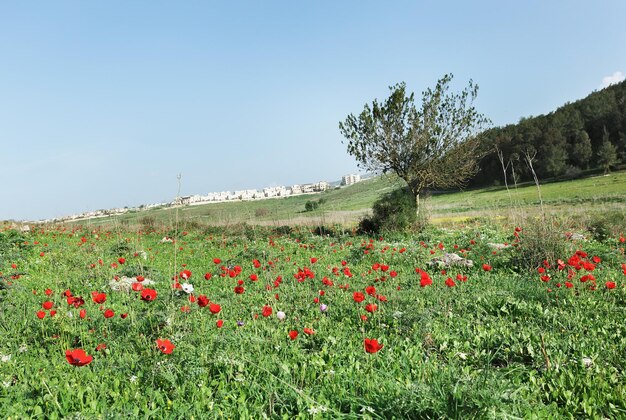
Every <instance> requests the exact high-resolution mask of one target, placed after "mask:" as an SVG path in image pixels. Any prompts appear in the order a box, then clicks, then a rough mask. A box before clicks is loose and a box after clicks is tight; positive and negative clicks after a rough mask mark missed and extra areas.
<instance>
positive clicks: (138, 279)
mask: <svg viewBox="0 0 626 420" xmlns="http://www.w3.org/2000/svg"><path fill="white" fill-rule="evenodd" d="M135 279H137V281H138V282H140V283H141V282H142V281H144V280H145V279H146V278H145V277H144V276H137V277H135Z"/></svg>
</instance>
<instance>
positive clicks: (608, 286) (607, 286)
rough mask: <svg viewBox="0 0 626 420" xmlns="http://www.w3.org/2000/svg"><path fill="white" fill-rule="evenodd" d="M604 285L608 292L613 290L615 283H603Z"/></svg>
mask: <svg viewBox="0 0 626 420" xmlns="http://www.w3.org/2000/svg"><path fill="white" fill-rule="evenodd" d="M605 285H606V288H607V289H609V290H611V289H615V282H614V281H607V282H606V283H605Z"/></svg>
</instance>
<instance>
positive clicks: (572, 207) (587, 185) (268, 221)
mask: <svg viewBox="0 0 626 420" xmlns="http://www.w3.org/2000/svg"><path fill="white" fill-rule="evenodd" d="M401 185H402V182H401V181H399V180H398V179H397V178H394V177H389V176H380V177H376V178H372V179H369V180H366V181H362V182H360V183H358V184H355V185H351V186H348V187H344V188H339V189H333V190H329V191H327V192H324V193H321V194H309V195H301V196H295V197H287V198H282V199H281V198H278V199H268V200H258V201H242V202H224V203H213V204H205V205H197V206H186V207H180V208H178V209H176V208H167V209H155V210H148V211H142V212H134V213H127V214H124V215H120V216H112V217H109V218H100V219H91V220H87V221H80V222H76V223H79V224H87V225H93V226H99V225H119V224H123V225H152V226H161V225H171V224H173V223H174V222H175V220H176V217H177V216H176V212H177V211H178V219H179V221H184V222H185V223H189V222H192V221H193V222H198V223H202V224H212V225H233V224H237V223H250V224H259V225H272V226H281V225H330V224H336V223H339V224H343V225H354V224H356V223H357V222H358V220H359V219H360V218H361V217H362V216H363V215H365V214H367V213H368V212H369V211H370V208H371V206H372V204H373V203H374V201H375V200H376V199H377V198H378V197H380V196H381V195H382V194H384V193H386V192H389V191H391V190H393V189H394V188H397V187H399V186H401ZM625 186H626V171H622V172H617V173H613V174H610V175H607V176H594V177H589V178H584V179H578V180H572V181H562V182H552V183H547V184H544V185H542V186H541V193H542V198H543V202H544V205H545V207H546V208H547V209H548V210H563V209H564V208H565V209H566V210H567V212H568V213H574V212H577V211H584V212H591V211H594V210H597V211H605V210H606V209H607V208H612V207H616V208H619V209H623V207H624V204H625V203H626V188H625ZM320 199H321V200H322V204H321V205H320V206H319V208H318V209H317V210H315V211H310V212H307V211H305V205H306V203H307V201H317V202H319V200H320ZM581 204H584V206H581ZM426 208H427V211H428V212H429V213H430V215H431V218H432V221H433V222H434V223H445V222H448V221H460V220H465V219H468V218H473V217H483V216H484V217H491V216H494V215H495V216H499V215H506V214H508V213H509V212H510V211H511V210H513V209H517V210H520V211H524V212H533V211H538V210H539V198H538V194H537V189H536V187H535V186H534V184H528V183H526V184H522V185H519V186H518V188H511V190H510V195H509V193H508V192H507V190H506V189H505V188H504V187H487V188H476V189H469V190H466V191H461V192H448V193H436V194H433V195H432V196H431V197H430V198H429V199H428V200H427V201H426Z"/></svg>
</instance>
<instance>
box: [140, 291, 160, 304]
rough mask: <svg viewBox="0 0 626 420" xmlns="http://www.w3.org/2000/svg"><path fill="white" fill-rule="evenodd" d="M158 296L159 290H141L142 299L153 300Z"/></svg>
mask: <svg viewBox="0 0 626 420" xmlns="http://www.w3.org/2000/svg"><path fill="white" fill-rule="evenodd" d="M156 297H157V291H156V290H154V289H143V290H142V291H141V300H145V301H146V302H152V301H153V300H154V299H156Z"/></svg>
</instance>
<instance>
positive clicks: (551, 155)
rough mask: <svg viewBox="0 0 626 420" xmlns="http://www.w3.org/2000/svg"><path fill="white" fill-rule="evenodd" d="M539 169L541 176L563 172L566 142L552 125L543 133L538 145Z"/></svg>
mask: <svg viewBox="0 0 626 420" xmlns="http://www.w3.org/2000/svg"><path fill="white" fill-rule="evenodd" d="M539 156H540V158H541V161H540V162H539V163H540V165H539V171H540V172H541V175H542V176H559V175H561V174H562V173H563V172H565V164H566V162H567V143H566V141H565V137H563V136H562V135H561V132H560V131H559V130H558V129H557V128H556V127H554V126H550V127H549V128H548V129H547V130H546V131H545V133H544V135H543V142H542V144H541V146H540V147H539Z"/></svg>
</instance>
